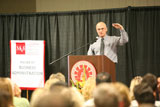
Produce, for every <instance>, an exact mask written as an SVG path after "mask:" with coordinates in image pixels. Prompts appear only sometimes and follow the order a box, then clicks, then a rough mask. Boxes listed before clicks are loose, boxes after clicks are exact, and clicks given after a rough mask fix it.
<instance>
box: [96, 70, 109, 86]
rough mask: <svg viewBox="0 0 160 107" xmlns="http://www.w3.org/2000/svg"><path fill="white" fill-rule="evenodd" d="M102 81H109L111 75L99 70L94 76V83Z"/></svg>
mask: <svg viewBox="0 0 160 107" xmlns="http://www.w3.org/2000/svg"><path fill="white" fill-rule="evenodd" d="M103 82H111V76H110V74H109V73H108V72H100V73H98V74H97V77H96V84H97V85H98V84H100V83H103Z"/></svg>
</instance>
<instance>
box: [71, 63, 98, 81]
mask: <svg viewBox="0 0 160 107" xmlns="http://www.w3.org/2000/svg"><path fill="white" fill-rule="evenodd" d="M84 73H85V75H86V80H87V79H88V78H89V77H96V69H95V67H94V66H93V64H91V63H90V62H88V61H85V60H82V61H78V62H76V63H75V64H74V65H73V67H72V69H71V79H72V80H73V82H74V83H76V81H78V82H82V76H83V75H84Z"/></svg>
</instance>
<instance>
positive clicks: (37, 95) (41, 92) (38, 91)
mask: <svg viewBox="0 0 160 107" xmlns="http://www.w3.org/2000/svg"><path fill="white" fill-rule="evenodd" d="M47 92H48V90H47V89H45V88H37V89H36V90H34V91H33V93H32V95H31V101H30V105H31V107H35V104H36V103H37V102H38V99H39V98H40V97H41V96H42V95H44V94H46V93H47Z"/></svg>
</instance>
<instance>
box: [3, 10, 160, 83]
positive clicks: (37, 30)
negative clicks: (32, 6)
mask: <svg viewBox="0 0 160 107" xmlns="http://www.w3.org/2000/svg"><path fill="white" fill-rule="evenodd" d="M99 21H104V22H106V24H107V26H108V34H109V35H117V36H119V35H120V34H119V33H120V32H119V30H116V29H115V28H113V27H112V23H120V24H122V25H123V26H124V28H125V30H126V31H127V32H128V35H129V43H127V44H126V45H124V46H121V47H118V58H119V63H118V64H116V77H117V81H120V82H123V83H125V84H127V85H129V83H130V80H131V79H132V78H133V77H134V76H137V75H140V76H143V75H144V74H146V73H148V72H150V73H153V74H155V75H157V76H159V75H160V30H159V26H160V7H127V8H120V9H109V10H108V9H106V10H90V11H88V10H86V11H73V12H54V13H52V12H49V13H28V14H27V13H25V14H0V76H3V77H4V76H5V77H9V76H10V47H9V41H10V40H45V43H46V45H45V73H46V75H45V76H46V79H48V77H49V75H50V74H51V73H57V72H61V73H63V74H64V75H65V77H66V81H68V68H67V66H68V65H67V57H63V58H62V59H60V60H58V61H56V62H54V63H53V64H51V65H50V63H51V62H52V61H55V60H56V59H58V58H60V57H62V56H64V55H66V54H68V53H69V52H72V51H74V50H75V49H77V48H79V47H81V46H83V45H85V44H87V43H89V42H91V41H93V40H94V39H95V38H96V37H97V36H98V35H97V33H96V29H95V26H96V24H97V22H99ZM88 48H89V45H88V46H85V47H83V48H81V49H79V50H77V51H75V52H73V53H71V54H70V55H86V54H87V50H88Z"/></svg>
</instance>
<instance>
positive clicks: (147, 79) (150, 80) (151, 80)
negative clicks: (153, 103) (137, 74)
mask: <svg viewBox="0 0 160 107" xmlns="http://www.w3.org/2000/svg"><path fill="white" fill-rule="evenodd" d="M142 83H147V84H148V85H149V86H150V87H151V88H152V90H153V91H155V90H156V89H157V77H156V76H155V75H153V74H151V73H147V74H146V75H144V76H143V79H142Z"/></svg>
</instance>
